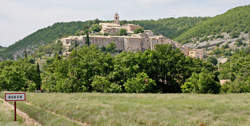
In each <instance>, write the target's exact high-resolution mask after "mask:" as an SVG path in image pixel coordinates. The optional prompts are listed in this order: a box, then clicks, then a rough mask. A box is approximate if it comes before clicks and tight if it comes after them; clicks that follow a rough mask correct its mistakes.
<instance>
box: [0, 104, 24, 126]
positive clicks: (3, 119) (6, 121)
mask: <svg viewBox="0 0 250 126" xmlns="http://www.w3.org/2000/svg"><path fill="white" fill-rule="evenodd" d="M13 120H14V112H13V111H12V110H10V109H9V108H8V107H7V106H6V105H4V103H3V101H1V100H0V126H24V124H23V123H24V122H23V120H22V118H21V117H19V116H17V121H16V122H14V121H13Z"/></svg>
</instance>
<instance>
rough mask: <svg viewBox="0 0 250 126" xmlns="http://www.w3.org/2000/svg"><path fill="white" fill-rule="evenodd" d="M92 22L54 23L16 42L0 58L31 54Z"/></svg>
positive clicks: (1, 53)
mask: <svg viewBox="0 0 250 126" xmlns="http://www.w3.org/2000/svg"><path fill="white" fill-rule="evenodd" d="M93 22H94V21H86V22H81V21H78V22H67V23H55V24H54V25H52V26H49V27H46V28H43V29H40V30H38V31H36V32H34V33H32V34H30V35H28V36H27V37H25V38H24V39H22V40H20V41H17V42H16V43H15V44H13V45H11V46H9V47H8V48H6V50H4V51H2V52H0V57H4V58H12V57H13V55H14V56H18V55H22V54H23V53H24V51H27V52H33V51H34V50H35V48H37V47H39V46H41V45H46V44H48V43H51V42H54V41H55V40H56V39H59V38H61V37H65V36H69V35H73V34H75V33H76V31H79V30H81V29H83V28H84V27H86V26H87V25H89V24H92V23H93Z"/></svg>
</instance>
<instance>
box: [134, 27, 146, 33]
mask: <svg viewBox="0 0 250 126" xmlns="http://www.w3.org/2000/svg"><path fill="white" fill-rule="evenodd" d="M143 32H144V29H143V28H137V29H135V30H134V33H135V34H138V33H143Z"/></svg>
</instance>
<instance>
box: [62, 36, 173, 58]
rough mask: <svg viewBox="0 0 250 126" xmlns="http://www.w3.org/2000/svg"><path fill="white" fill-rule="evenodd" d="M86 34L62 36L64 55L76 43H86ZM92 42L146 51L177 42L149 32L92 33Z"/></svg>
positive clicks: (127, 49)
mask: <svg viewBox="0 0 250 126" xmlns="http://www.w3.org/2000/svg"><path fill="white" fill-rule="evenodd" d="M85 38H86V36H69V37H67V38H62V39H61V40H60V41H61V42H62V44H63V47H64V50H65V51H64V53H63V55H68V54H70V49H71V48H72V47H74V45H80V46H81V45H85V44H86V42H85V41H86V40H85ZM89 40H90V44H93V45H97V46H98V47H106V46H107V45H108V44H110V43H114V44H115V45H116V50H118V51H132V52H137V51H144V50H146V49H154V46H155V45H157V44H171V45H173V46H175V42H174V41H172V40H170V39H167V38H165V37H163V36H148V35H147V34H143V33H141V34H137V35H132V36H101V35H90V36H89Z"/></svg>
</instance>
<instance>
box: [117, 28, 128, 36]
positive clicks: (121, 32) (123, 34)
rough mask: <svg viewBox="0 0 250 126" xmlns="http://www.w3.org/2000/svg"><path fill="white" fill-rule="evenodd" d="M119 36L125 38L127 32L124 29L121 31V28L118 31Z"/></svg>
mask: <svg viewBox="0 0 250 126" xmlns="http://www.w3.org/2000/svg"><path fill="white" fill-rule="evenodd" d="M119 35H120V36H126V35H128V33H127V30H126V29H123V28H122V29H120V32H119Z"/></svg>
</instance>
